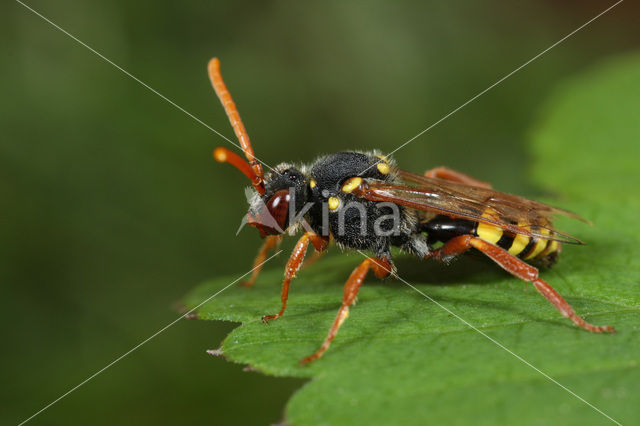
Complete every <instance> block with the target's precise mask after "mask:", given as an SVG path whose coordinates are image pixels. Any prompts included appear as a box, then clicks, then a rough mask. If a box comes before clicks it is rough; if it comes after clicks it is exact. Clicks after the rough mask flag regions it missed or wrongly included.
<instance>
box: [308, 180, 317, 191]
mask: <svg viewBox="0 0 640 426" xmlns="http://www.w3.org/2000/svg"><path fill="white" fill-rule="evenodd" d="M317 184H318V182H316V180H315V179H311V180H310V181H309V186H310V187H311V189H313V188H315V187H316V185H317Z"/></svg>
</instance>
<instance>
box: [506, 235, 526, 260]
mask: <svg viewBox="0 0 640 426" xmlns="http://www.w3.org/2000/svg"><path fill="white" fill-rule="evenodd" d="M529 241H531V239H530V238H529V237H527V236H526V235H522V234H518V235H516V237H515V238H514V239H513V243H512V244H511V247H509V250H508V252H509V254H512V255H514V256H517V255H519V254H520V253H522V250H524V249H525V248H526V247H527V246H528V245H529Z"/></svg>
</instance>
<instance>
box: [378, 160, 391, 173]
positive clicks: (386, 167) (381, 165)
mask: <svg viewBox="0 0 640 426" xmlns="http://www.w3.org/2000/svg"><path fill="white" fill-rule="evenodd" d="M376 167H377V168H378V171H379V172H380V173H382V174H383V175H388V174H389V172H390V171H391V168H390V167H389V164H387V163H385V162H384V161H381V162H379V163H378V164H376Z"/></svg>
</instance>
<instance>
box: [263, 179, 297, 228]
mask: <svg viewBox="0 0 640 426" xmlns="http://www.w3.org/2000/svg"><path fill="white" fill-rule="evenodd" d="M290 199H291V195H290V194H289V190H288V189H283V190H280V191H278V192H276V193H275V194H273V196H272V197H271V199H269V202H268V203H267V210H269V214H271V217H273V219H274V220H275V221H276V223H277V224H278V226H279V227H280V229H282V230H284V228H285V225H286V222H287V219H288V216H289V200H290Z"/></svg>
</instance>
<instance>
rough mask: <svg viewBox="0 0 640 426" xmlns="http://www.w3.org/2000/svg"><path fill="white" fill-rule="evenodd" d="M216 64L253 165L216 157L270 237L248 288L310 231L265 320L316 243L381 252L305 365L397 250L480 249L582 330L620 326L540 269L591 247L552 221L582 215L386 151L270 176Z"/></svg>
mask: <svg viewBox="0 0 640 426" xmlns="http://www.w3.org/2000/svg"><path fill="white" fill-rule="evenodd" d="M208 70H209V77H210V79H211V83H212V85H213V87H214V89H215V91H216V94H217V95H218V97H219V98H220V101H221V102H222V105H223V106H224V108H225V111H226V113H227V115H228V117H229V120H230V121H231V125H232V126H233V129H234V131H235V134H236V136H237V138H238V140H239V142H240V145H241V147H242V150H243V152H244V155H245V157H246V161H245V160H244V159H242V158H241V157H240V156H238V155H237V154H235V153H233V152H232V151H229V150H228V149H226V148H221V147H219V148H216V150H215V151H214V158H215V159H216V160H217V161H220V162H228V163H230V164H232V165H233V166H235V167H236V168H238V169H239V170H240V171H241V172H242V173H244V174H245V175H246V176H247V177H248V178H249V179H250V180H251V185H252V187H253V189H254V190H255V193H254V195H253V196H252V199H251V201H250V208H249V213H248V214H247V222H248V224H249V225H251V226H253V227H255V228H257V229H258V230H259V231H260V235H261V236H262V237H263V238H264V244H263V246H262V248H261V249H260V251H259V252H258V255H257V257H256V259H255V263H254V267H255V269H254V270H253V273H252V275H251V278H250V279H249V281H248V282H247V283H245V284H247V285H252V284H253V283H254V282H255V280H256V278H257V277H258V274H259V271H260V265H261V264H262V263H263V262H264V260H265V259H266V256H267V253H268V252H269V250H271V249H273V248H275V247H277V246H278V245H279V243H280V241H281V239H282V237H283V235H284V234H285V233H289V234H291V235H293V234H295V233H297V232H300V231H302V232H303V234H302V237H300V239H299V240H298V242H297V244H296V245H295V248H294V249H293V252H292V253H291V256H290V258H289V261H288V262H287V265H286V268H285V272H284V281H283V285H282V307H281V309H280V312H278V313H277V314H275V315H266V316H264V317H263V318H262V320H263V321H264V322H267V321H269V320H274V319H277V318H279V317H281V316H282V315H283V313H284V311H285V308H286V305H287V297H288V294H289V285H290V283H291V279H292V278H294V277H295V275H296V273H297V272H298V270H299V269H300V267H301V266H302V264H303V261H304V257H305V255H306V252H307V248H308V246H309V244H312V245H313V247H314V248H315V250H316V252H317V253H322V252H323V251H325V250H326V249H327V247H328V245H329V242H330V241H332V240H333V241H335V242H336V244H337V245H338V246H340V247H341V248H343V249H356V250H365V251H368V252H371V253H373V256H372V257H367V258H366V259H365V260H363V261H362V263H360V265H358V266H357V267H356V268H355V269H354V271H353V272H352V273H351V276H350V277H349V278H348V279H347V282H346V284H345V288H344V297H343V299H342V306H341V307H340V309H339V310H338V314H337V316H336V318H335V320H334V322H333V325H332V326H331V329H330V330H329V333H328V335H327V337H326V338H325V340H324V342H323V343H322V345H321V346H320V348H319V349H318V350H317V351H316V352H315V353H313V354H312V355H310V356H308V357H306V358H304V359H302V361H301V362H302V363H308V362H311V361H314V360H316V359H318V358H320V357H321V356H322V354H323V353H324V352H325V351H326V350H327V349H328V348H329V345H330V344H331V342H332V341H333V339H334V338H335V337H336V334H337V333H338V329H339V328H340V326H341V325H342V323H343V322H344V320H345V319H346V318H347V316H348V314H349V307H350V306H351V305H352V304H353V302H354V301H355V298H356V295H357V294H358V290H359V289H360V286H361V285H362V282H363V281H364V279H365V276H366V275H367V272H368V271H369V270H372V271H373V272H374V273H375V275H376V276H378V277H379V278H384V277H387V276H389V275H393V274H395V268H394V265H393V260H392V257H391V252H390V248H391V247H398V248H400V249H401V250H403V251H405V252H407V253H410V254H412V255H415V256H417V257H419V258H422V259H430V258H433V259H436V260H439V261H444V262H447V261H449V260H451V259H453V258H454V257H456V256H458V255H460V254H462V253H465V252H467V251H469V250H472V249H473V250H476V251H479V252H481V253H483V254H485V255H486V256H488V257H489V258H491V259H492V260H493V261H494V262H495V263H497V264H498V265H499V266H500V267H502V268H503V269H505V270H506V271H507V272H509V273H511V274H512V275H514V276H516V277H518V278H520V279H521V280H524V281H525V282H532V283H533V285H534V286H535V288H536V290H538V291H539V292H540V293H541V294H542V295H543V296H544V297H545V298H546V299H547V300H548V301H549V302H551V303H552V304H553V305H554V306H555V307H556V308H557V309H558V310H559V311H560V313H562V315H564V316H565V317H568V318H569V319H571V320H572V321H573V322H574V323H575V324H576V325H577V326H579V327H581V328H583V329H585V330H587V331H591V332H594V333H601V332H613V331H614V328H613V327H611V326H595V325H592V324H589V323H587V322H586V321H585V320H584V319H582V318H581V317H580V316H578V314H576V313H575V312H574V310H573V309H572V308H571V306H570V305H569V304H568V303H567V302H566V301H565V300H564V299H563V298H562V296H560V295H559V294H558V293H557V292H556V291H555V290H554V289H553V288H552V287H551V286H550V285H549V284H548V283H547V282H545V281H544V280H542V279H541V278H540V277H539V276H538V269H536V268H535V267H534V266H532V265H531V264H539V265H551V264H553V263H554V262H555V261H556V259H557V255H558V253H559V252H560V250H561V245H560V244H561V243H570V244H582V242H581V241H579V240H578V239H576V238H574V237H571V236H569V235H567V234H564V233H561V232H560V231H557V230H556V229H554V228H553V226H552V222H551V219H552V216H553V215H563V216H568V217H571V218H575V219H579V220H583V221H584V219H582V218H580V217H579V216H578V215H576V214H574V213H571V212H568V211H566V210H562V209H558V208H554V207H551V206H548V205H546V204H542V203H539V202H536V201H532V200H528V199H526V198H522V197H518V196H514V195H509V194H504V193H501V192H497V191H494V190H492V189H491V185H489V184H488V183H486V182H481V181H479V180H476V179H474V178H472V177H470V176H467V175H465V174H462V173H460V172H456V171H454V170H451V169H447V168H444V167H438V168H435V169H431V170H429V171H427V172H426V173H424V175H419V174H415V173H411V172H407V171H404V170H401V169H399V168H397V167H396V166H395V164H394V163H393V162H392V160H391V159H389V158H386V157H384V156H382V155H380V154H379V153H377V152H371V153H363V152H339V153H335V154H329V155H325V156H323V157H320V158H319V159H317V160H316V161H315V162H314V163H313V164H311V165H309V166H299V167H297V166H293V165H290V164H287V163H282V164H280V165H278V166H277V167H275V169H273V171H272V172H270V173H268V174H267V175H265V174H264V173H263V170H262V165H261V164H260V163H259V162H258V161H257V160H256V158H255V156H254V153H253V148H252V147H251V143H250V142H249V137H248V135H247V133H246V130H245V128H244V125H243V124H242V121H241V119H240V115H239V114H238V111H237V109H236V106H235V104H234V102H233V100H232V98H231V95H230V94H229V91H228V90H227V88H226V85H225V83H224V81H223V80H222V76H221V74H220V62H219V61H218V59H216V58H214V59H212V60H211V61H210V62H209V67H208ZM435 247H437V248H435Z"/></svg>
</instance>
